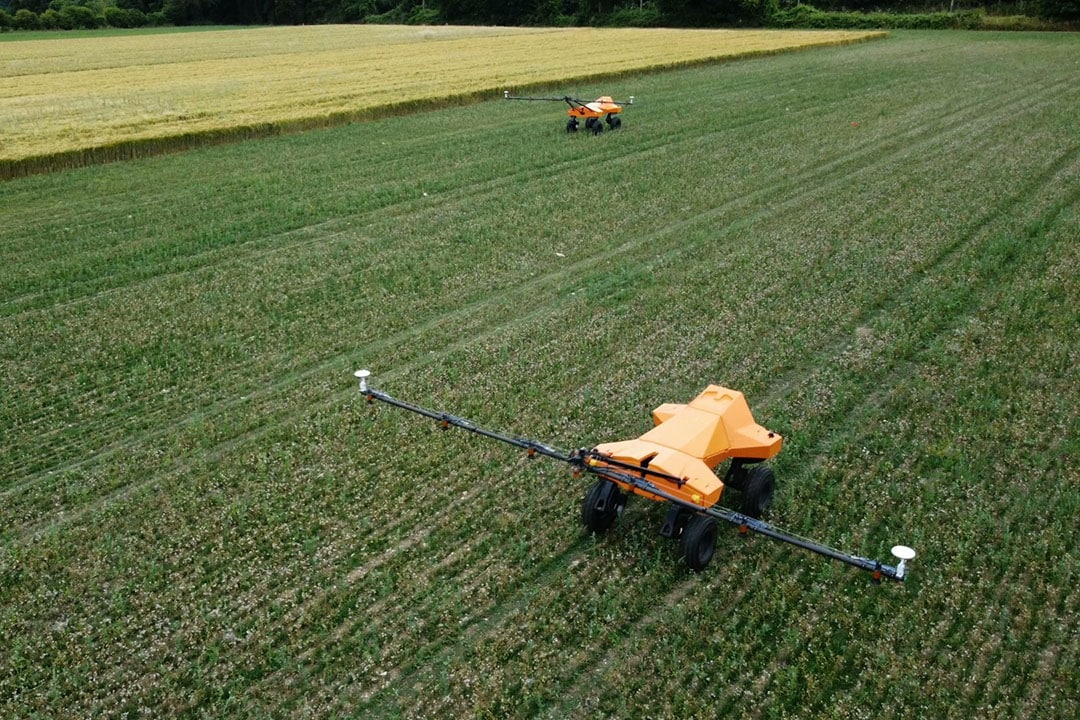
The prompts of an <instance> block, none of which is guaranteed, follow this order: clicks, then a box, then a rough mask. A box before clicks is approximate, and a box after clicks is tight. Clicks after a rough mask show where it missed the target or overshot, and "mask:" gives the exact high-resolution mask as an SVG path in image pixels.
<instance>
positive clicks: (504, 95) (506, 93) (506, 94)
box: [503, 90, 510, 100]
mask: <svg viewBox="0 0 1080 720" xmlns="http://www.w3.org/2000/svg"><path fill="white" fill-rule="evenodd" d="M503 97H504V98H506V99H507V100H509V99H510V91H509V90H503Z"/></svg>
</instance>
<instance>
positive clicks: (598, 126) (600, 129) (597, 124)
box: [592, 118, 604, 135]
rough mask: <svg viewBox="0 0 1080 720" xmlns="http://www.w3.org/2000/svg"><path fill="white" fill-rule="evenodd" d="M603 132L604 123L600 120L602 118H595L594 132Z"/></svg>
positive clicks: (597, 133) (594, 133)
mask: <svg viewBox="0 0 1080 720" xmlns="http://www.w3.org/2000/svg"><path fill="white" fill-rule="evenodd" d="M602 132H604V123H602V122H600V118H596V119H595V120H593V124H592V134H593V135H599V134H600V133H602Z"/></svg>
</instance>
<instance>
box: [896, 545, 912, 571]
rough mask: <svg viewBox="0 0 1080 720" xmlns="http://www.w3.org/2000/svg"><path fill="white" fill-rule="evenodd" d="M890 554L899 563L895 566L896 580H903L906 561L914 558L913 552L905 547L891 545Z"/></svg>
mask: <svg viewBox="0 0 1080 720" xmlns="http://www.w3.org/2000/svg"><path fill="white" fill-rule="evenodd" d="M892 554H893V557H895V558H896V559H897V560H899V561H900V562H899V563H897V564H896V579H897V580H903V579H904V573H906V572H907V561H908V560H911V559H912V558H913V557H915V551H914V550H912V549H911V548H909V547H908V546H907V545H893V549H892Z"/></svg>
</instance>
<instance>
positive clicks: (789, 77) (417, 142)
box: [5, 53, 917, 309]
mask: <svg viewBox="0 0 1080 720" xmlns="http://www.w3.org/2000/svg"><path fill="white" fill-rule="evenodd" d="M911 54H917V53H910V54H909V55H911ZM774 74H775V75H777V76H780V77H783V78H784V80H785V81H786V82H791V81H793V80H794V79H799V78H806V77H811V76H812V73H811V72H810V71H809V70H806V69H802V74H798V73H797V72H796V73H794V74H793V73H781V72H779V71H777V72H775V73H774ZM900 82H901V81H900V80H899V79H897V80H894V81H893V84H899V83H900ZM718 83H719V81H718ZM743 85H744V86H746V87H749V86H751V85H752V82H751V81H749V80H744V81H743ZM881 87H882V86H881V85H878V86H875V90H876V91H877V92H880V90H881ZM862 94H864V93H863V92H862V91H861V89H860V90H854V91H851V92H850V93H849V95H848V97H849V98H854V97H857V96H861V95H862ZM783 97H784V93H783V92H780V93H777V94H775V95H774V96H773V99H775V100H780V99H781V98H783ZM837 102H842V99H840V100H838V101H837ZM816 109H817V108H816V107H808V108H804V109H802V110H799V111H797V112H795V113H787V112H786V111H785V115H787V116H789V117H794V118H795V119H797V117H798V116H805V115H810V114H812V113H813V112H814V111H815V110H816ZM773 120H775V117H773V116H768V117H765V118H762V119H758V120H753V121H750V122H746V123H736V124H734V125H731V126H728V127H725V128H724V129H723V130H720V131H716V132H715V133H713V135H716V136H720V135H723V134H725V133H727V132H730V131H737V130H740V129H745V128H749V127H753V126H756V125H759V124H762V123H767V122H772V121H773ZM486 126H487V127H501V126H502V125H501V124H499V123H490V122H489V123H487V125H486ZM473 129H474V128H472V127H470V129H469V131H461V130H453V131H451V132H449V133H445V135H447V136H455V135H462V134H465V133H466V132H471V131H472V130H473ZM443 137H444V136H443V135H439V136H438V139H437V140H434V141H433V140H431V139H430V136H427V137H424V138H423V139H414V140H412V141H409V140H405V141H400V142H396V143H395V145H398V146H405V147H411V146H419V147H421V148H429V149H430V148H438V147H440V146H441V145H442V144H443V142H444V140H443ZM658 137H659V136H658ZM657 144H659V143H653V144H652V145H647V146H646V148H647V149H651V148H653V147H655V146H656V145H657ZM663 144H664V145H666V144H667V143H663ZM611 150H614V148H611ZM629 154H633V155H636V154H637V153H636V151H635V152H634V153H629ZM609 161H610V157H606V156H602V157H600V158H599V162H609ZM395 162H396V158H395V157H388V158H386V159H384V160H380V161H379V162H378V163H377V164H376V165H375V168H376V169H377V168H378V167H383V166H392V165H393V164H394V163H395ZM578 164H579V160H578V159H573V160H568V161H564V162H563V165H564V168H563V169H565V170H573V169H575V168H576V167H577V166H578ZM547 167H550V166H545V167H544V168H540V169H539V170H537V171H536V172H542V171H543V170H544V169H546V168H547ZM529 174H532V173H531V172H530V173H529ZM522 179H529V178H528V177H523V176H522V175H516V176H510V177H509V178H507V177H505V176H503V177H500V178H495V179H494V180H492V181H489V182H500V184H507V183H511V184H512V183H515V182H517V181H519V180H522ZM106 197H110V198H111V197H113V196H111V195H110V196H106ZM403 202H404V203H411V204H418V203H419V201H418V199H413V200H412V201H403ZM400 204H402V203H395V205H400ZM171 205H172V202H170V201H164V200H163V201H156V202H154V203H147V204H146V206H147V207H169V206H171ZM105 207H108V206H107V205H106V206H105ZM115 207H117V208H120V207H122V208H124V209H125V212H128V213H129V214H130V211H129V210H128V208H130V207H131V206H130V205H129V204H127V203H123V204H121V203H117V204H116V205H115ZM391 207H392V206H391ZM101 209H102V208H101V206H100V205H95V206H94V207H93V208H92V209H91V213H92V215H93V216H94V217H99V216H100V215H101ZM386 209H388V208H387V206H381V207H378V208H373V209H371V210H368V211H364V213H363V214H381V213H383V212H384V211H385V210H386ZM354 217H357V216H354V215H350V216H348V217H347V218H335V219H333V220H330V221H327V222H324V223H318V224H316V225H314V226H305V227H301V228H294V229H293V230H290V231H286V232H285V233H279V234H277V235H275V236H272V237H279V236H281V235H288V234H291V233H295V232H299V231H304V230H306V229H308V228H321V227H325V226H328V225H330V224H339V223H341V222H346V223H348V222H349V219H350V218H354ZM104 223H105V221H102V224H104ZM88 229H89V228H88ZM321 237H322V236H320V237H317V238H315V240H314V241H315V242H318V241H319V240H320V239H321ZM258 242H259V241H249V242H245V243H241V244H230V245H229V246H227V248H228V249H229V250H232V249H233V248H234V247H235V248H237V249H240V246H250V245H251V244H252V243H258ZM287 248H288V246H282V247H281V248H276V247H275V248H271V249H269V251H268V252H275V251H277V250H279V249H287ZM222 249H223V248H221V247H218V248H211V249H209V250H206V251H203V252H198V253H195V254H193V255H191V256H187V257H185V261H186V260H188V259H190V258H193V257H194V258H197V257H201V256H214V255H217V254H218V253H219V252H220V251H221V250H222ZM256 252H258V251H256ZM245 257H246V255H240V256H238V259H243V258H245ZM209 265H210V263H207V264H203V265H197V266H195V267H185V268H181V269H178V270H175V271H171V272H167V273H164V274H163V275H155V276H152V277H150V278H147V279H145V280H141V281H139V282H145V281H147V280H153V279H155V278H158V277H162V276H169V275H173V274H180V273H187V272H192V271H197V270H199V269H202V268H205V267H207V266H209ZM130 286H131V284H130V283H127V284H125V285H123V286H115V287H113V288H112V289H111V291H119V290H123V289H125V288H128V287H130ZM109 291H110V290H106V291H105V292H109ZM100 294H101V293H100V292H97V293H94V295H91V296H86V297H82V298H78V299H75V300H69V301H64V302H61V303H58V304H54V305H50V306H49V308H55V307H63V306H65V305H67V304H69V303H76V302H85V301H87V300H92V299H93V298H94V297H97V296H98V295H100ZM5 302H7V301H5ZM36 309H41V308H36ZM45 309H48V308H45Z"/></svg>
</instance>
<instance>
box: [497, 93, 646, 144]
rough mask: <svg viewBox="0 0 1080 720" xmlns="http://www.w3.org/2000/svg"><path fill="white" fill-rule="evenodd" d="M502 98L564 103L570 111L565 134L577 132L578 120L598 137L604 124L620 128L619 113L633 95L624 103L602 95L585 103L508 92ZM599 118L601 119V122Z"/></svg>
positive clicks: (612, 127)
mask: <svg viewBox="0 0 1080 720" xmlns="http://www.w3.org/2000/svg"><path fill="white" fill-rule="evenodd" d="M503 97H504V98H506V99H507V100H534V101H540V102H565V103H566V104H567V105H569V106H570V109H569V110H567V111H566V114H567V115H569V116H570V119H569V120H567V121H566V132H571V133H572V132H577V131H578V120H584V121H585V129H586V130H592V132H593V135H599V134H600V133H602V132H604V123H607V126H608V127H609V128H611V129H612V130H618V129H619V128H621V127H622V118H620V117H619V113H621V112H622V110H623V105H633V104H634V96H633V95H631V96H630V99H629V100H626V101H622V100H612V99H611V96H610V95H604V96H602V97H598V98H597V99H595V100H591V101H585V100H578V99H576V98H572V97H570V96H569V95H564V96H563V97H524V96H520V95H511V94H510V91H509V90H503ZM601 118H603V120H602V121H601Z"/></svg>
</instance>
